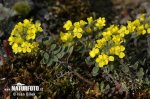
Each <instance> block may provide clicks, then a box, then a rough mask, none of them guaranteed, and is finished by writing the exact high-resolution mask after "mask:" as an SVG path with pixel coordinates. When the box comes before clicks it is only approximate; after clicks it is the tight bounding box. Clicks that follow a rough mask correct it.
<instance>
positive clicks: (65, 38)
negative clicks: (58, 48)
mask: <svg viewBox="0 0 150 99" xmlns="http://www.w3.org/2000/svg"><path fill="white" fill-rule="evenodd" d="M60 38H61V40H62V41H63V42H67V41H68V40H72V38H73V37H72V35H71V33H63V32H61V33H60Z"/></svg>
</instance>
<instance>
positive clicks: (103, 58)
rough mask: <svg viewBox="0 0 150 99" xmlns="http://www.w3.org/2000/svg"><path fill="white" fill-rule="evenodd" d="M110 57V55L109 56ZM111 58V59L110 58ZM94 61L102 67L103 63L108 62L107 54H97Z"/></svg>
mask: <svg viewBox="0 0 150 99" xmlns="http://www.w3.org/2000/svg"><path fill="white" fill-rule="evenodd" d="M111 58H112V57H111ZM112 60H113V59H112ZM96 62H97V63H98V65H99V67H103V66H104V65H107V64H108V62H109V56H107V55H105V54H102V55H99V56H98V57H97V58H96Z"/></svg>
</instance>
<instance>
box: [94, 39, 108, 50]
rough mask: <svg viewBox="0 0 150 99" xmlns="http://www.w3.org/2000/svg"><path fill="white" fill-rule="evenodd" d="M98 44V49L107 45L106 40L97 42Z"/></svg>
mask: <svg viewBox="0 0 150 99" xmlns="http://www.w3.org/2000/svg"><path fill="white" fill-rule="evenodd" d="M96 42H97V44H96V47H98V48H102V47H103V45H105V43H106V39H105V38H102V39H99V40H96Z"/></svg>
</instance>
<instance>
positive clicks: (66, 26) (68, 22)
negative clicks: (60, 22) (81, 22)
mask: <svg viewBox="0 0 150 99" xmlns="http://www.w3.org/2000/svg"><path fill="white" fill-rule="evenodd" d="M63 27H64V28H65V29H66V30H70V29H71V27H72V22H71V21H70V20H68V21H67V22H66V23H65V24H64V26H63Z"/></svg>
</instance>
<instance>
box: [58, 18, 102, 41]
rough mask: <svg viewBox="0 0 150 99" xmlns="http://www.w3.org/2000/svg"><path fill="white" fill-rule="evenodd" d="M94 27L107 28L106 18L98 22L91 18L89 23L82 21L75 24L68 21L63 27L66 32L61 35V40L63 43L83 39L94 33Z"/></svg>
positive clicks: (88, 19)
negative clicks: (86, 35)
mask: <svg viewBox="0 0 150 99" xmlns="http://www.w3.org/2000/svg"><path fill="white" fill-rule="evenodd" d="M92 26H95V27H96V29H102V28H103V27H104V26H105V18H104V17H100V18H98V19H97V20H93V17H89V18H87V22H86V21H83V20H80V21H78V22H74V23H72V22H71V21H70V20H68V21H67V22H66V23H65V24H64V26H63V28H64V29H65V30H66V32H65V33H63V32H61V33H60V39H61V41H62V42H71V41H73V39H75V38H77V39H81V38H82V37H83V35H84V34H86V33H91V32H92V31H94V29H93V28H92Z"/></svg>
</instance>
